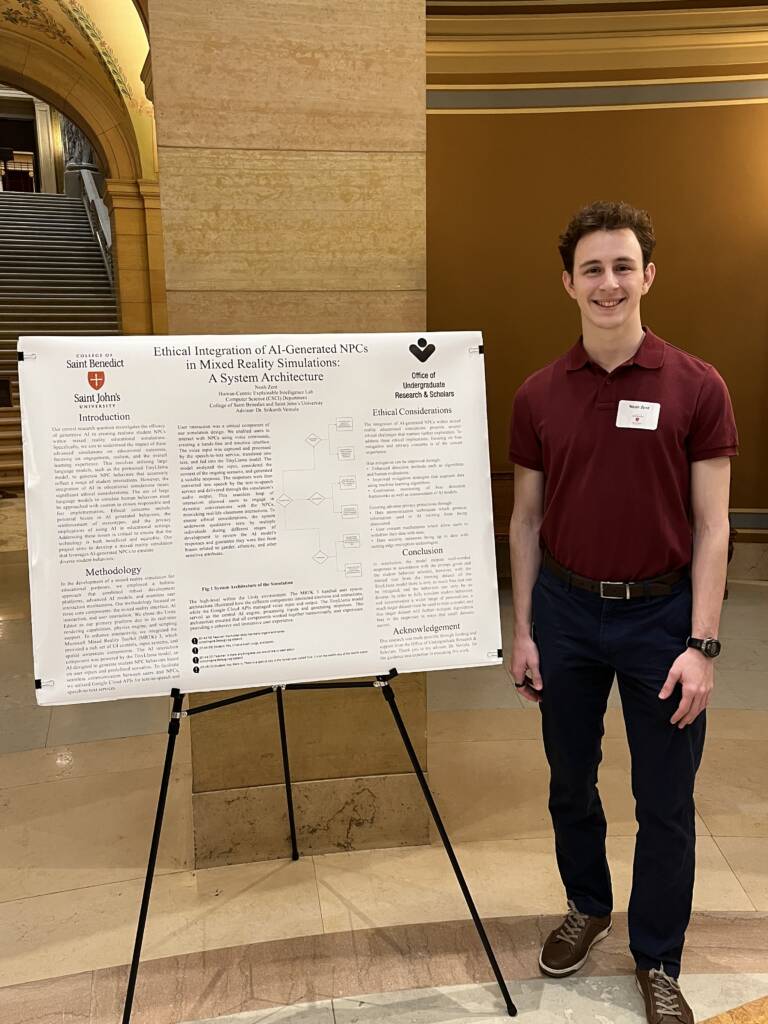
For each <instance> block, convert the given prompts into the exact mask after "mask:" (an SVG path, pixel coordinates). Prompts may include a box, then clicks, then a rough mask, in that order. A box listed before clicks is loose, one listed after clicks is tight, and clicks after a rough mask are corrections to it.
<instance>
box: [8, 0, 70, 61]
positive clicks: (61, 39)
mask: <svg viewBox="0 0 768 1024" xmlns="http://www.w3.org/2000/svg"><path fill="white" fill-rule="evenodd" d="M6 2H7V0H6ZM13 3H15V4H16V5H17V6H16V8H14V7H6V8H5V9H4V10H3V11H1V12H0V14H2V17H3V19H4V20H5V21H7V22H9V23H10V24H11V25H23V26H25V27H26V28H31V29H36V30H37V31H39V32H42V33H43V34H44V35H45V36H47V37H48V38H49V39H51V40H53V42H55V43H64V44H65V45H66V46H71V47H72V48H73V49H74V47H75V44H74V43H73V42H72V40H71V39H70V37H69V33H68V32H67V30H66V29H65V28H64V27H63V26H62V25H59V23H58V22H57V21H56V20H55V18H53V17H51V15H50V14H49V13H48V11H47V10H45V8H44V7H43V3H42V0H13ZM17 8H18V9H17Z"/></svg>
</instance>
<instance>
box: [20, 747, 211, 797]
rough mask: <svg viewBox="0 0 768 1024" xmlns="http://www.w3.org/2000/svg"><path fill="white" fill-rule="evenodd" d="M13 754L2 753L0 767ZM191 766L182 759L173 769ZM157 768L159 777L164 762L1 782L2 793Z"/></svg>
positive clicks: (190, 763)
mask: <svg viewBox="0 0 768 1024" xmlns="http://www.w3.org/2000/svg"><path fill="white" fill-rule="evenodd" d="M32 749H33V750H38V749H39V750H44V749H46V748H44V747H33V748H32ZM50 749H53V748H50ZM16 753H17V754H25V753H27V751H25V750H18V751H16ZM13 756H14V755H13V754H0V767H1V766H2V759H3V758H4V757H13ZM191 767H192V762H191V761H180V762H178V763H176V764H174V766H173V770H174V771H175V770H176V768H191ZM155 768H157V769H158V773H157V774H158V778H159V777H160V776H161V775H162V770H163V766H162V764H158V765H149V766H145V767H143V768H111V769H103V770H99V771H95V772H88V774H86V775H71V776H67V777H65V778H62V779H39V780H38V781H36V782H17V783H11V784H10V785H4V784H3V783H2V782H0V793H7V792H9V791H10V790H16V789H31V788H32V787H33V786H52V785H56V784H58V783H60V782H83V781H84V780H85V779H96V778H101V777H102V776H104V775H129V774H131V773H133V772H148V771H153V770H154V769H155ZM170 781H171V782H172V781H173V779H171V780H170Z"/></svg>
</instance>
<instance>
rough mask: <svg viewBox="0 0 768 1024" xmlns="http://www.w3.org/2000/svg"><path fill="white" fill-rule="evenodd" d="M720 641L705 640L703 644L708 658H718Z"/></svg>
mask: <svg viewBox="0 0 768 1024" xmlns="http://www.w3.org/2000/svg"><path fill="white" fill-rule="evenodd" d="M720 647H721V644H720V641H719V640H705V641H704V644H703V651H704V654H706V656H707V657H708V658H716V657H717V656H718V654H719V653H720Z"/></svg>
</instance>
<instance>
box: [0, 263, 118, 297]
mask: <svg viewBox="0 0 768 1024" xmlns="http://www.w3.org/2000/svg"><path fill="white" fill-rule="evenodd" d="M102 271H103V272H102ZM102 280H103V281H104V282H105V283H108V287H109V280H110V279H109V278H108V275H106V270H105V269H104V266H103V264H101V266H100V267H97V272H96V273H93V274H91V273H90V272H88V271H87V270H86V269H85V268H83V267H72V269H70V270H67V269H65V268H61V267H59V268H58V269H56V268H55V267H54V268H53V269H52V270H51V272H49V273H44V272H40V273H32V272H31V273H22V272H18V271H16V272H14V273H3V274H1V275H0V290H4V291H5V292H6V293H7V292H8V291H11V290H12V289H13V288H17V287H19V286H20V287H24V286H28V287H31V288H36V287H39V286H46V287H47V286H48V285H55V284H57V283H59V284H65V285H67V284H70V285H72V284H77V283H78V282H81V283H83V284H90V283H94V284H99V285H100V284H101V281H102Z"/></svg>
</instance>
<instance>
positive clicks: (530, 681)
mask: <svg viewBox="0 0 768 1024" xmlns="http://www.w3.org/2000/svg"><path fill="white" fill-rule="evenodd" d="M509 674H510V675H511V676H512V680H513V682H514V683H516V684H517V683H522V682H523V681H525V686H519V687H517V692H518V693H519V694H520V696H521V697H525V699H526V700H530V701H533V703H534V704H538V703H539V701H540V700H541V691H542V690H543V689H544V683H543V682H542V680H541V673H540V672H539V649H538V647H537V646H536V644H535V643H534V642H533V640H532V639H531V637H530V636H525V637H520V638H519V639H515V641H514V644H513V646H512V657H511V658H510V660H509Z"/></svg>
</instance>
